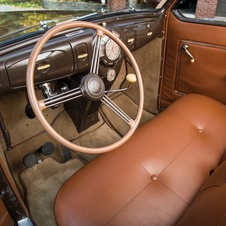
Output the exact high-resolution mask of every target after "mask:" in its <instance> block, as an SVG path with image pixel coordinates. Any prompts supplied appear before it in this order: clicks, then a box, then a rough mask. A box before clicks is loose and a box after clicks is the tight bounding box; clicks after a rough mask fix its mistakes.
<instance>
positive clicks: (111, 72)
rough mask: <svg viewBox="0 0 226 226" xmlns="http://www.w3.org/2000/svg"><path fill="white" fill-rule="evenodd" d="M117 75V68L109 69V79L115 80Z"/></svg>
mask: <svg viewBox="0 0 226 226" xmlns="http://www.w3.org/2000/svg"><path fill="white" fill-rule="evenodd" d="M115 76H116V70H115V69H113V68H112V69H109V70H108V72H107V80H108V81H109V82H111V81H113V80H114V79H115Z"/></svg>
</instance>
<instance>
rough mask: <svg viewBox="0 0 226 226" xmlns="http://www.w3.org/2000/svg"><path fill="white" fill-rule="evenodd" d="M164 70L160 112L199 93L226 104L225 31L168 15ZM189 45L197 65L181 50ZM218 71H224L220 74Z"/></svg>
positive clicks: (218, 27) (222, 28) (171, 14)
mask: <svg viewBox="0 0 226 226" xmlns="http://www.w3.org/2000/svg"><path fill="white" fill-rule="evenodd" d="M167 18H168V25H167V28H166V29H167V31H166V35H167V37H166V53H165V66H164V70H163V74H162V79H161V88H160V98H159V100H160V104H159V106H160V111H161V109H162V108H163V109H164V108H166V107H168V106H169V105H170V104H171V103H172V102H174V101H175V100H176V99H178V98H179V97H181V96H182V95H181V93H185V94H188V93H199V94H203V95H205V96H209V97H211V98H213V99H215V100H218V101H220V102H222V103H224V104H226V98H225V96H226V89H225V87H226V79H225V70H224V69H223V68H225V56H226V51H225V45H226V42H225V36H226V29H225V28H224V27H222V26H213V25H207V24H199V23H189V22H184V21H181V20H179V19H178V18H176V16H175V15H174V14H173V12H170V13H169V15H168V17H167ZM184 44H187V45H188V46H189V47H188V51H190V53H191V54H192V55H193V56H194V58H195V63H194V64H192V63H190V59H191V58H190V57H189V56H188V55H187V54H186V53H185V51H184V50H183V49H182V46H183V45H184ZM219 68H222V70H220V69H219Z"/></svg>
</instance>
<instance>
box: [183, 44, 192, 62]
mask: <svg viewBox="0 0 226 226" xmlns="http://www.w3.org/2000/svg"><path fill="white" fill-rule="evenodd" d="M183 49H184V51H185V52H186V53H187V54H188V56H190V57H191V63H195V58H194V57H193V56H192V55H191V53H190V52H189V51H188V45H186V44H184V45H183Z"/></svg>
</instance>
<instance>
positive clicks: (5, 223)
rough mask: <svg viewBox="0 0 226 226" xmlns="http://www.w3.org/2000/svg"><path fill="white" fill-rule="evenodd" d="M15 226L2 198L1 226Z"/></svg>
mask: <svg viewBox="0 0 226 226" xmlns="http://www.w3.org/2000/svg"><path fill="white" fill-rule="evenodd" d="M10 225H12V226H13V220H12V218H11V216H10V215H9V212H8V211H7V209H6V207H5V204H4V203H3V201H2V199H1V198H0V226H10Z"/></svg>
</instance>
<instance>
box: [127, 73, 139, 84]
mask: <svg viewBox="0 0 226 226" xmlns="http://www.w3.org/2000/svg"><path fill="white" fill-rule="evenodd" d="M126 80H127V81H128V82H131V83H133V82H136V81H137V78H136V75H135V74H128V75H127V76H126Z"/></svg>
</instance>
